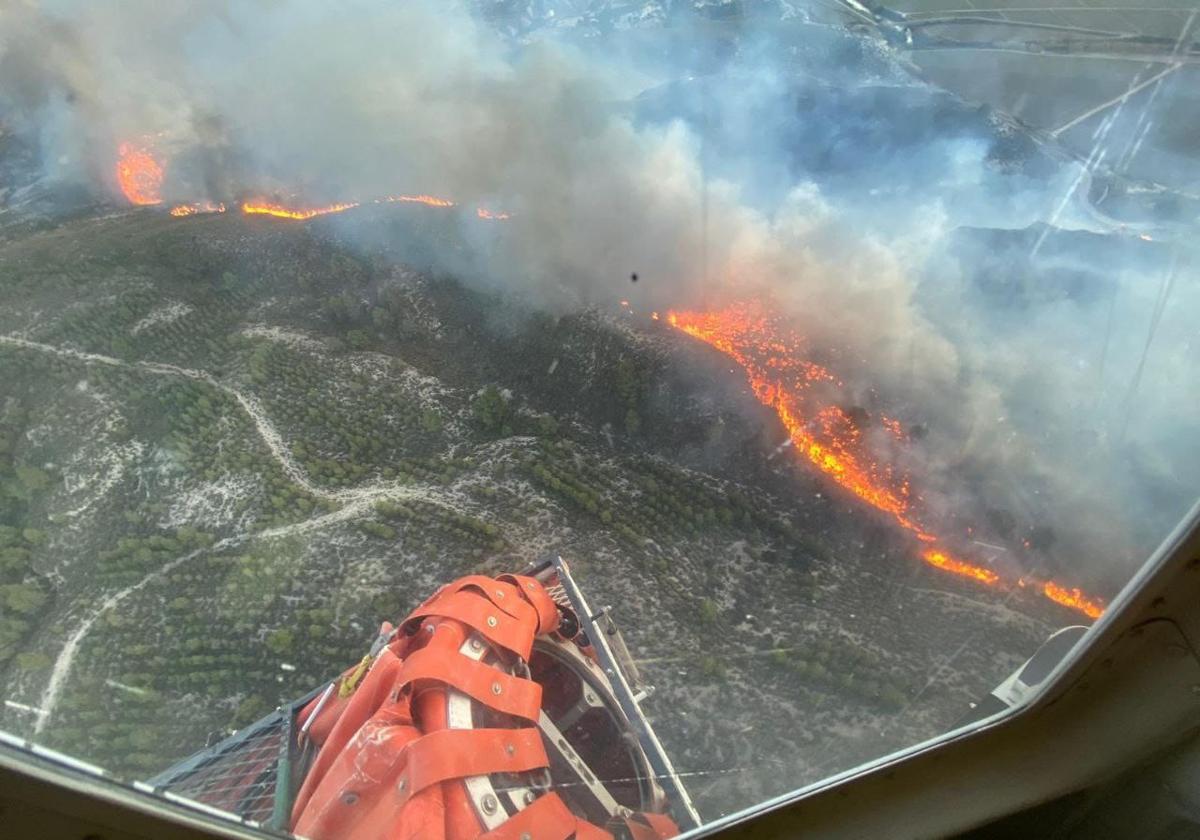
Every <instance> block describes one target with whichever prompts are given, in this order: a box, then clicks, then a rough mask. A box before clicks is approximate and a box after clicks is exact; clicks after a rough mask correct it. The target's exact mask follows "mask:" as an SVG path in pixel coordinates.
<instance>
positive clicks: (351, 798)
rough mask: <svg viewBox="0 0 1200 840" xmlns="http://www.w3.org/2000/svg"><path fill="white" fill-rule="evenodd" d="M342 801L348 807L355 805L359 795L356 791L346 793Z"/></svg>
mask: <svg viewBox="0 0 1200 840" xmlns="http://www.w3.org/2000/svg"><path fill="white" fill-rule="evenodd" d="M342 801H343V802H345V803H346V804H347V805H353V804H354V803H355V802H357V801H358V794H357V793H355V792H354V791H347V792H346V793H343V794H342Z"/></svg>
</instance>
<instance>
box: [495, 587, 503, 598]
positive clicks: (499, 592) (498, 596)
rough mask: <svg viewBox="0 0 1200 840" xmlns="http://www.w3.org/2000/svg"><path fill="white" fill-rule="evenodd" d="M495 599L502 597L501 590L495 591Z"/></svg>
mask: <svg viewBox="0 0 1200 840" xmlns="http://www.w3.org/2000/svg"><path fill="white" fill-rule="evenodd" d="M496 597H497V598H503V597H504V592H502V591H501V590H499V589H497V590H496Z"/></svg>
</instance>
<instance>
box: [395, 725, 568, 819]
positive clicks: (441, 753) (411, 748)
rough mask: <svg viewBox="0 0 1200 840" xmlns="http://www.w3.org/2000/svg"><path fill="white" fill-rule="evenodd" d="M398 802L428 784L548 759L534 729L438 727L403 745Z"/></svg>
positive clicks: (520, 769) (522, 768)
mask: <svg viewBox="0 0 1200 840" xmlns="http://www.w3.org/2000/svg"><path fill="white" fill-rule="evenodd" d="M404 752H405V755H406V762H405V767H404V770H403V771H401V773H400V778H399V780H398V782H397V792H398V793H399V795H400V802H401V803H404V802H406V801H407V800H408V798H409V797H411V796H412V795H413V794H415V793H418V792H419V791H422V790H424V789H425V788H427V787H429V786H430V785H434V784H437V783H438V782H444V781H447V780H448V779H461V778H463V777H464V776H483V775H487V774H489V773H524V772H527V771H529V770H536V769H538V768H539V767H547V766H549V764H550V760H549V759H548V758H547V757H546V750H545V748H543V747H542V738H541V735H539V734H538V731H537V730H536V729H532V728H530V729H438V730H436V731H434V732H430V733H429V734H427V735H422V736H421V737H420V738H418V739H416V740H415V741H412V742H410V743H409V744H408V745H407V746H406V747H405V750H404Z"/></svg>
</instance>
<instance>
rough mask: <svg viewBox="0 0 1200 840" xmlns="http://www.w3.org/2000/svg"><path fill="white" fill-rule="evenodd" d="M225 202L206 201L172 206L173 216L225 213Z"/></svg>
mask: <svg viewBox="0 0 1200 840" xmlns="http://www.w3.org/2000/svg"><path fill="white" fill-rule="evenodd" d="M224 212H225V205H224V204H219V203H218V204H214V203H212V202H211V201H205V202H203V203H201V204H178V205H176V206H174V207H172V208H171V215H172V216H195V215H198V214H200V213H224Z"/></svg>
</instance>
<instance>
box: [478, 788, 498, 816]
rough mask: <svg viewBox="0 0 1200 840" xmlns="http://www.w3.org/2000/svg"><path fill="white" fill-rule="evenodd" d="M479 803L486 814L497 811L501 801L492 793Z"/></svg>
mask: <svg viewBox="0 0 1200 840" xmlns="http://www.w3.org/2000/svg"><path fill="white" fill-rule="evenodd" d="M479 804H480V805H481V806H482V807H483V812H484V813H485V814H494V813H496V808H498V807H499V805H500V803H499V802H497V801H496V797H494V796H492V795H491V794H490V793H489V794H487V795H486V796H485V797H483V801H482V802H480V803H479Z"/></svg>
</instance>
